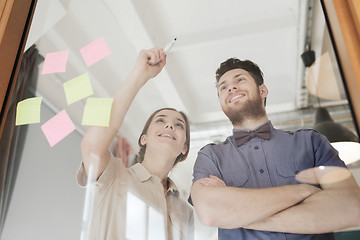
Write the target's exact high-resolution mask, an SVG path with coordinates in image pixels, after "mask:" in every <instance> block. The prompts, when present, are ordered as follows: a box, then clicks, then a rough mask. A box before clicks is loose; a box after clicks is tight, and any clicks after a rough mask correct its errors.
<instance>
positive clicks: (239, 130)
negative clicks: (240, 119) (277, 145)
mask: <svg viewBox="0 0 360 240" xmlns="http://www.w3.org/2000/svg"><path fill="white" fill-rule="evenodd" d="M265 124H269V125H270V129H271V130H273V129H274V126H273V125H272V123H271V121H270V120H269V121H267V122H266V123H264V124H262V125H260V126H258V127H257V128H255V129H254V130H256V129H258V128H260V127H261V126H263V125H265ZM249 131H250V130H248V129H233V134H234V132H249Z"/></svg>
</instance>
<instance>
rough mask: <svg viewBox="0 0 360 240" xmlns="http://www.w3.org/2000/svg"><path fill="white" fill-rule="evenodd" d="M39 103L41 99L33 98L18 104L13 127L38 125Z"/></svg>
mask: <svg viewBox="0 0 360 240" xmlns="http://www.w3.org/2000/svg"><path fill="white" fill-rule="evenodd" d="M41 101H42V97H33V98H28V99H25V100H23V101H21V102H18V104H17V107H16V122H15V125H16V126H18V125H24V124H31V123H39V122H40V106H41Z"/></svg>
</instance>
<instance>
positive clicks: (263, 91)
mask: <svg viewBox="0 0 360 240" xmlns="http://www.w3.org/2000/svg"><path fill="white" fill-rule="evenodd" d="M259 90H260V96H261V97H262V98H266V97H267V95H268V94H269V90H268V89H267V87H266V86H265V84H262V85H260V86H259Z"/></svg>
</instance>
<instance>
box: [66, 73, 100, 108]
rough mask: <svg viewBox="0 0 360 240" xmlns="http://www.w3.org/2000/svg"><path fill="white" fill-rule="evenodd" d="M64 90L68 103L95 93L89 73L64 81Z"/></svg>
mask: <svg viewBox="0 0 360 240" xmlns="http://www.w3.org/2000/svg"><path fill="white" fill-rule="evenodd" d="M64 91H65V96H66V101H67V103H68V105H70V104H72V103H74V102H76V101H79V100H80V99H83V98H86V97H88V96H90V95H92V94H93V93H94V91H93V88H92V86H91V82H90V78H89V74H88V73H84V74H81V75H80V76H78V77H76V78H73V79H71V80H69V81H67V82H65V83H64Z"/></svg>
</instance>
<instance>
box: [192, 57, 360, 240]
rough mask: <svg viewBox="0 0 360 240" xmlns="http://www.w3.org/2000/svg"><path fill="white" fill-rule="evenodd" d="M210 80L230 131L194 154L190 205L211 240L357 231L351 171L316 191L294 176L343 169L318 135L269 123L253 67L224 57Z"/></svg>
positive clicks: (359, 201)
mask: <svg viewBox="0 0 360 240" xmlns="http://www.w3.org/2000/svg"><path fill="white" fill-rule="evenodd" d="M216 80H217V84H216V85H217V93H218V97H219V100H220V104H221V107H222V110H223V111H224V113H225V114H226V116H227V117H228V118H229V119H230V121H231V122H232V124H233V127H234V130H233V135H232V136H229V137H228V138H227V139H226V140H225V141H224V142H223V143H221V144H217V145H215V144H209V145H206V146H205V147H203V148H202V149H201V150H200V151H199V153H198V158H197V160H196V163H195V166H194V179H193V186H192V189H191V199H190V200H191V201H192V203H193V205H194V207H195V210H196V212H197V214H198V217H199V219H200V221H201V222H202V223H204V224H206V225H209V226H214V227H218V228H219V231H218V234H219V240H224V239H226V240H228V239H277V240H279V239H302V240H303V239H321V240H324V239H335V238H334V234H333V233H332V232H333V231H337V230H340V229H344V228H348V227H352V226H360V189H359V187H358V185H357V183H356V181H355V180H354V178H353V176H352V175H351V174H349V176H350V177H348V178H346V179H345V180H343V181H338V182H334V183H331V184H330V183H325V182H321V180H320V186H319V187H315V186H312V185H309V184H300V183H299V182H298V181H297V180H296V179H295V175H296V174H297V173H298V172H300V171H302V170H304V169H308V168H313V167H317V166H339V167H342V169H343V168H344V167H345V164H344V163H343V162H342V161H341V160H340V159H339V157H338V153H337V151H336V150H335V149H334V148H332V147H331V145H330V143H329V142H328V140H327V139H326V138H325V137H324V136H323V135H321V134H319V133H318V132H316V131H314V130H298V131H295V132H285V131H282V130H278V129H275V128H274V127H273V126H272V124H271V122H270V121H269V120H268V117H267V115H266V111H265V102H266V97H267V95H268V89H267V88H266V86H265V85H264V81H263V74H262V72H261V70H260V69H259V67H258V66H257V65H256V64H254V63H253V62H251V61H248V60H246V61H241V60H239V59H236V58H231V59H228V60H227V61H225V62H223V63H222V64H221V65H220V68H219V69H218V70H217V71H216ZM242 133H248V135H247V136H241V135H242ZM239 135H240V136H239Z"/></svg>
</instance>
